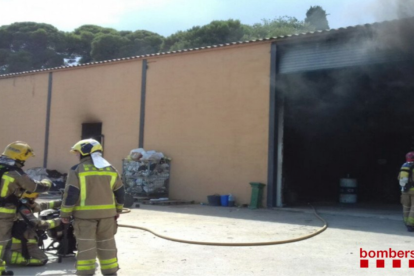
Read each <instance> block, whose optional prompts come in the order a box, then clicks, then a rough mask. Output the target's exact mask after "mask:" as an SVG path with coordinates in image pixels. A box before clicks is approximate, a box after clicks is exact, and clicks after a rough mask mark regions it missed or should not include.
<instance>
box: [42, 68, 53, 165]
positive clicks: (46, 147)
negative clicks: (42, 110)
mask: <svg viewBox="0 0 414 276" xmlns="http://www.w3.org/2000/svg"><path fill="white" fill-rule="evenodd" d="M52 83H53V73H52V72H50V73H49V84H48V89H47V103H46V126H45V146H44V148H45V149H44V153H43V168H47V155H48V150H49V126H50V108H51V104H52Z"/></svg>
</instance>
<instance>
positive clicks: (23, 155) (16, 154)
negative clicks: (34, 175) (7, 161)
mask: <svg viewBox="0 0 414 276" xmlns="http://www.w3.org/2000/svg"><path fill="white" fill-rule="evenodd" d="M2 155H4V156H7V157H8V158H11V159H13V160H19V161H23V162H24V161H26V160H27V158H29V157H30V156H35V154H34V151H33V149H32V148H31V147H30V146H29V144H27V143H25V142H22V141H16V142H13V143H11V144H9V145H7V147H6V148H5V149H4V151H3V153H2Z"/></svg>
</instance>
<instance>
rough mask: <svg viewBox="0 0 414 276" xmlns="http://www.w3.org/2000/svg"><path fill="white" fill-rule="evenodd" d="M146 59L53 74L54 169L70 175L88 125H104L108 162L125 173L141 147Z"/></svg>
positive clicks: (51, 150)
mask: <svg viewBox="0 0 414 276" xmlns="http://www.w3.org/2000/svg"><path fill="white" fill-rule="evenodd" d="M141 67H142V61H140V60H135V61H131V62H123V63H112V64H109V65H102V66H93V67H86V68H79V69H75V70H66V71H57V72H55V73H54V74H53V88H52V89H53V96H52V109H51V120H50V138H49V158H48V168H50V169H57V170H59V171H62V172H67V171H68V170H69V168H70V167H71V166H73V165H75V164H76V163H77V162H78V160H77V159H76V158H75V156H74V155H73V154H70V153H69V150H70V148H71V146H72V145H74V144H75V143H76V142H77V141H79V140H80V138H81V132H82V123H99V122H101V123H102V134H104V135H105V148H104V151H105V152H104V155H105V158H106V159H107V160H108V161H109V162H111V163H112V164H113V165H114V166H115V167H116V168H117V169H118V171H119V172H122V159H123V158H125V157H126V156H127V155H128V154H129V151H130V150H131V149H133V148H137V147H138V136H139V118H140V99H141V71H142V70H141Z"/></svg>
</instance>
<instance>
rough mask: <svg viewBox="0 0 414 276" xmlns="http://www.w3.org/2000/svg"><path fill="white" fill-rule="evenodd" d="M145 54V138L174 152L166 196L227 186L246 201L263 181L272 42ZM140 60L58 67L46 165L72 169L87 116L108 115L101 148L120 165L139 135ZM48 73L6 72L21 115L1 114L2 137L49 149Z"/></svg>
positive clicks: (102, 118)
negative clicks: (73, 150)
mask: <svg viewBox="0 0 414 276" xmlns="http://www.w3.org/2000/svg"><path fill="white" fill-rule="evenodd" d="M147 59H148V71H147V94H146V115H145V116H146V117H145V133H144V148H145V149H146V150H156V151H161V152H164V153H165V154H166V155H168V156H170V157H172V159H173V160H172V172H171V180H170V197H171V198H173V199H186V200H197V201H207V195H211V194H214V193H219V194H229V193H231V194H233V195H235V197H236V199H237V201H238V202H239V203H249V201H250V195H251V187H250V185H249V182H262V183H266V182H267V158H268V157H267V154H268V125H269V123H268V119H269V118H268V116H269V87H270V80H269V69H270V43H263V44H249V45H240V46H235V47H225V48H219V49H212V50H206V51H197V52H190V53H185V54H177V55H164V56H160V57H148V58H147ZM141 68H142V61H141V60H133V61H127V62H121V63H109V64H105V65H98V66H90V67H80V68H75V69H67V70H58V71H54V72H53V86H52V107H51V118H50V132H49V155H48V166H47V167H48V168H49V169H56V170H58V171H61V172H67V171H68V169H69V168H70V167H71V166H72V165H74V164H76V163H77V162H78V160H77V159H76V157H75V156H74V155H72V154H70V153H69V150H70V147H71V146H72V145H73V144H74V143H75V142H77V141H78V140H79V139H80V138H81V130H82V123H98V122H102V123H103V131H102V132H103V134H104V135H105V158H107V159H108V160H109V161H110V162H111V163H112V164H113V165H114V166H115V167H117V168H118V170H119V171H120V172H121V171H122V166H121V165H122V159H123V158H124V157H126V156H127V155H128V153H129V151H130V150H131V149H134V148H137V147H138V142H139V141H138V137H139V121H140V99H141V98H140V97H141V76H142V69H141ZM47 80H48V74H47V73H46V74H45V73H37V74H34V75H31V76H25V77H14V78H10V79H1V80H0V91H1V93H2V97H4V98H2V101H1V103H2V104H1V106H2V107H3V108H2V109H1V110H0V112H2V113H1V114H2V118H8V117H10V118H11V117H12V116H11V115H9V112H12V113H13V116H15V117H16V125H19V128H18V129H17V128H16V127H14V125H13V123H12V122H11V121H7V120H6V121H5V120H3V121H2V122H0V127H1V129H2V130H6V131H4V132H5V133H6V134H2V136H1V138H0V141H1V143H2V144H3V145H6V144H7V142H9V141H13V140H16V139H23V140H24V139H26V140H27V141H28V142H29V143H31V144H32V145H33V147H34V148H35V150H36V151H37V152H38V153H41V154H40V157H42V156H43V150H44V148H43V145H44V132H45V120H46V101H47ZM3 99H5V100H3ZM6 102H7V104H5V103H6ZM9 102H10V103H12V104H10V105H9V104H8V103H9ZM21 103H22V104H24V106H25V108H24V109H22V110H14V105H16V106H19V104H21ZM36 162H37V163H35V162H33V163H30V165H31V166H35V165H36V166H41V165H42V164H43V159H42V158H37V160H36Z"/></svg>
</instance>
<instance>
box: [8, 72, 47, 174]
mask: <svg viewBox="0 0 414 276" xmlns="http://www.w3.org/2000/svg"><path fill="white" fill-rule="evenodd" d="M48 78H49V75H48V73H39V74H36V75H28V76H20V77H14V78H9V79H0V118H1V120H0V133H1V134H0V150H1V152H3V150H4V148H5V146H6V145H7V144H9V143H11V142H13V141H16V140H21V141H25V142H27V143H29V145H31V146H32V148H33V149H34V151H35V153H36V157H35V158H29V159H28V161H27V162H26V167H25V168H30V167H42V166H43V155H44V143H45V142H44V141H45V125H46V107H47V92H48ZM1 152H0V153H1Z"/></svg>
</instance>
